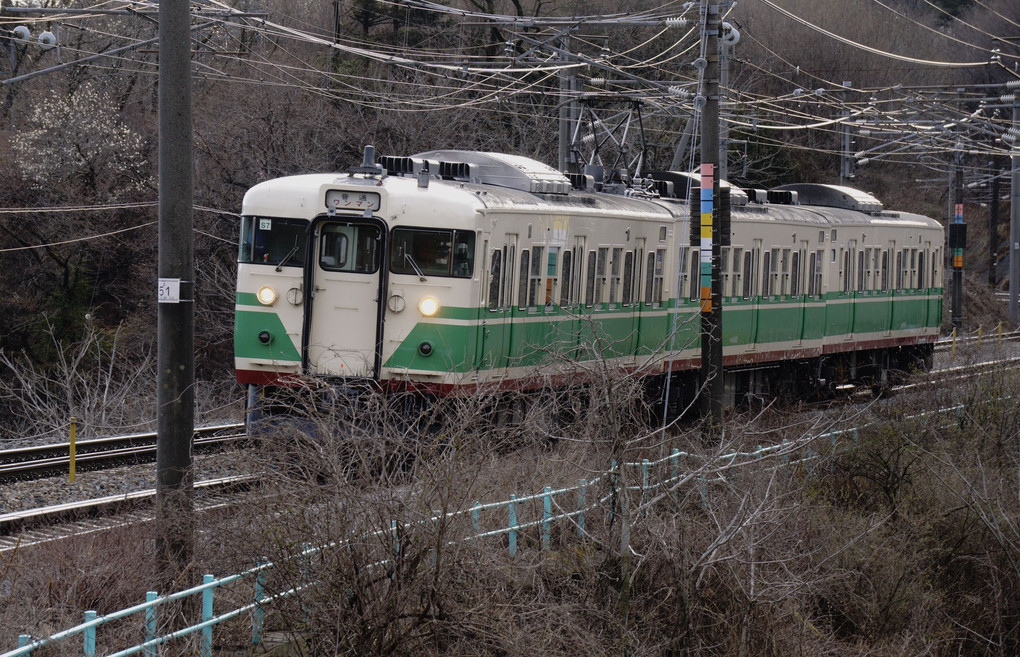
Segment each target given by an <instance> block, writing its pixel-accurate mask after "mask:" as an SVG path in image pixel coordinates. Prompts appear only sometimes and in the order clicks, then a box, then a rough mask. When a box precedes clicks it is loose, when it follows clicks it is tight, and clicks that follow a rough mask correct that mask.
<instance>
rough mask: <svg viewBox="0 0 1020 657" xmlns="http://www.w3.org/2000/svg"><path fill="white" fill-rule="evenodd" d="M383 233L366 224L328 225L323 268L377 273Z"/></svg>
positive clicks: (324, 230) (323, 239) (321, 255)
mask: <svg viewBox="0 0 1020 657" xmlns="http://www.w3.org/2000/svg"><path fill="white" fill-rule="evenodd" d="M381 237H382V231H381V230H380V229H379V227H378V226H373V225H365V224H340V223H336V224H334V223H328V224H324V225H323V227H322V235H321V239H320V242H319V243H320V246H319V266H320V267H322V268H323V269H326V270H328V271H351V272H359V273H362V274H374V273H375V272H376V270H378V269H379V263H378V260H379V258H378V255H377V253H378V251H379V239H380V238H381Z"/></svg>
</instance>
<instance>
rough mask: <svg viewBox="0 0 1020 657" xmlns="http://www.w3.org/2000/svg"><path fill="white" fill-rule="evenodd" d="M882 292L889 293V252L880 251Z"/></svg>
mask: <svg viewBox="0 0 1020 657" xmlns="http://www.w3.org/2000/svg"><path fill="white" fill-rule="evenodd" d="M882 291H883V292H888V291H889V252H888V251H882Z"/></svg>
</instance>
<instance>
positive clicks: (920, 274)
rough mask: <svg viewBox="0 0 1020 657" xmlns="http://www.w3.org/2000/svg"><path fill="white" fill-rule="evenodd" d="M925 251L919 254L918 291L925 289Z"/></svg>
mask: <svg viewBox="0 0 1020 657" xmlns="http://www.w3.org/2000/svg"><path fill="white" fill-rule="evenodd" d="M924 283H925V280H924V251H921V252H920V253H918V254H917V289H918V290H923V289H924Z"/></svg>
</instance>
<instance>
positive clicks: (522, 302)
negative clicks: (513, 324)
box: [517, 249, 531, 310]
mask: <svg viewBox="0 0 1020 657" xmlns="http://www.w3.org/2000/svg"><path fill="white" fill-rule="evenodd" d="M530 256H531V252H530V251H528V250H527V249H521V270H520V277H519V278H518V279H517V280H518V284H517V308H518V309H520V310H524V309H526V308H527V307H528V272H530V271H531V269H530V266H531V261H530Z"/></svg>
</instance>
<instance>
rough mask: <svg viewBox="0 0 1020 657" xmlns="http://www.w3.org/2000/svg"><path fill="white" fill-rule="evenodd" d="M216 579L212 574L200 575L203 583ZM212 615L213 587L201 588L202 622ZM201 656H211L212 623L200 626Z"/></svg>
mask: <svg viewBox="0 0 1020 657" xmlns="http://www.w3.org/2000/svg"><path fill="white" fill-rule="evenodd" d="M215 580H216V578H215V577H213V576H212V575H209V574H206V575H203V576H202V583H203V584H212V583H213V582H214V581H215ZM212 617H213V587H211V586H207V587H206V588H204V589H202V622H203V623H205V622H206V621H211V620H212ZM201 650H202V657H212V625H210V626H209V627H203V628H202V648H201Z"/></svg>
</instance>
